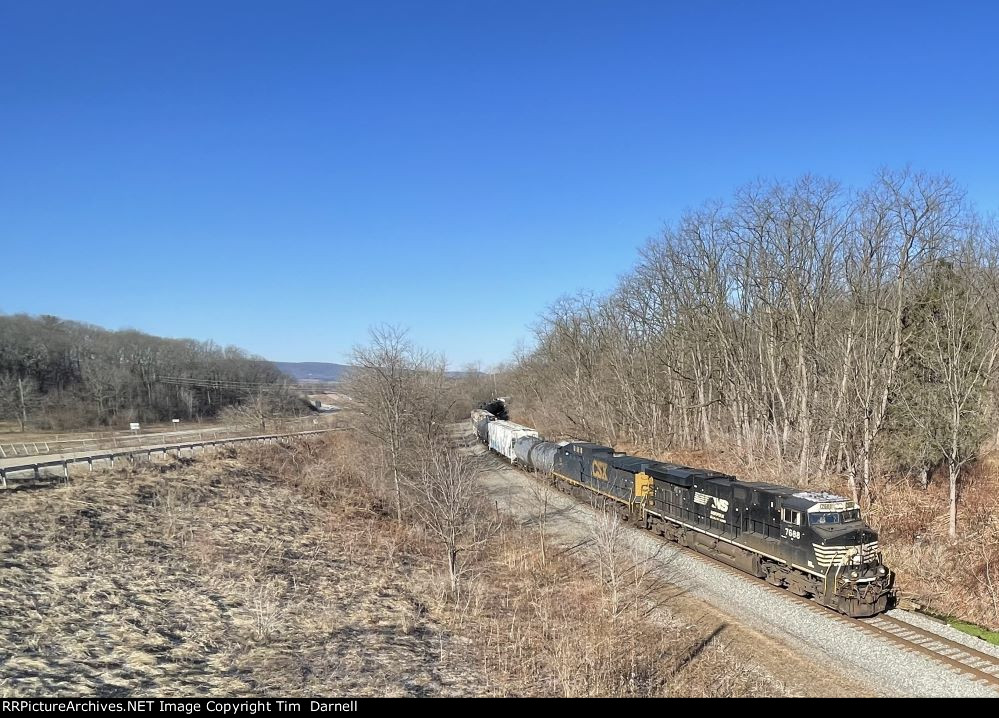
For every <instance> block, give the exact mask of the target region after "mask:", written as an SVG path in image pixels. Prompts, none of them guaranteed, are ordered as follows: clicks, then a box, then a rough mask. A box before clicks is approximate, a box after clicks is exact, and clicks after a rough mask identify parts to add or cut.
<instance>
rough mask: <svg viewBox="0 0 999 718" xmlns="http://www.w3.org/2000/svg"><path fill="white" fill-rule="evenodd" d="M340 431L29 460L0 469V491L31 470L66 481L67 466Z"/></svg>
mask: <svg viewBox="0 0 999 718" xmlns="http://www.w3.org/2000/svg"><path fill="white" fill-rule="evenodd" d="M344 428H346V427H343V428H333V429H313V430H311V431H295V432H291V433H286V434H259V435H256V436H235V437H228V438H221V439H207V440H203V441H185V442H181V443H176V444H160V445H156V446H140V447H131V448H128V449H114V450H110V451H96V452H92V453H86V454H79V455H74V456H66V457H62V458H58V459H51V460H48V461H31V462H27V463H24V464H18V465H14V466H0V488H3V489H6V488H7V477H8V475H9V474H15V473H24V472H26V471H31V472H33V474H34V479H36V480H40V479H41V478H42V477H41V470H42V469H52V468H60V467H61V468H62V473H63V478H65V479H69V465H70V464H81V463H86V464H88V465H89V467H90V470H91V471H93V470H94V462H95V461H109V462H110V463H111V467H112V468H113V467H114V461H115V459H116V458H122V457H128V458H133V459H134V458H135V457H136V456H141V455H145V456H146V457H149V456H151V455H152V454H156V453H162V454H167V453H169V452H171V451H176V452H177V455H178V456H180V452H181V451H183V450H184V449H188V450H190V451H191V452H193V451H194V449H196V448H205V447H210V446H224V445H226V444H236V443H241V442H247V441H275V440H277V439H286V438H295V437H300V436H313V435H316V434H328V433H330V432H333V431H343V430H344Z"/></svg>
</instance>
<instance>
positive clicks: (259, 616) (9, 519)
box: [0, 449, 477, 696]
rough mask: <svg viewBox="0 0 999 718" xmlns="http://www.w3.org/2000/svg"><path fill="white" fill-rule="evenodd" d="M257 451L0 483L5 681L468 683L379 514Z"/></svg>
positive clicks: (67, 686)
mask: <svg viewBox="0 0 999 718" xmlns="http://www.w3.org/2000/svg"><path fill="white" fill-rule="evenodd" d="M278 451H280V449H278ZM247 463H252V462H245V461H242V460H239V459H236V458H234V457H233V455H231V454H230V456H229V458H218V459H215V460H213V461H205V462H201V461H198V462H193V463H192V462H181V463H178V462H174V463H172V464H169V465H160V466H152V467H146V468H142V469H139V470H136V471H129V472H124V471H120V472H113V473H110V472H109V473H100V474H95V475H94V476H93V477H92V478H91V477H87V478H85V479H81V480H79V481H77V482H74V483H72V484H70V485H63V486H59V487H57V488H52V489H38V490H34V491H10V492H6V493H3V494H0V515H2V520H0V523H2V526H3V528H2V529H0V555H2V556H3V559H2V560H3V570H2V571H0V676H2V678H0V695H3V696H15V695H16V696H23V695H47V694H61V695H66V694H92V693H97V694H102V695H113V694H140V695H166V696H177V695H197V694H215V695H261V694H288V695H323V694H325V695H335V694H352V695H421V694H434V695H464V694H468V693H471V692H474V690H475V685H476V682H477V681H476V675H475V671H474V670H471V669H468V668H465V667H463V661H462V660H460V656H461V655H462V653H463V652H464V651H465V650H466V646H465V645H464V644H463V642H462V641H461V640H460V639H455V638H454V637H453V636H452V635H450V634H449V633H448V632H447V631H445V630H442V629H441V627H440V625H439V623H438V622H436V621H435V620H434V619H433V618H432V617H430V616H428V615H427V614H426V611H425V610H424V608H423V606H422V604H421V596H420V595H419V594H418V592H417V591H416V590H415V588H414V585H418V584H419V577H418V575H417V574H419V573H420V572H419V570H418V569H417V568H416V567H415V564H414V563H413V562H412V561H410V560H407V559H406V557H405V556H402V555H399V554H397V555H395V556H391V555H387V554H386V551H391V550H392V549H393V546H392V542H391V541H390V540H388V539H386V540H382V539H381V538H380V537H377V536H373V535H371V534H370V530H371V520H370V518H367V517H360V518H359V517H356V516H354V515H353V514H352V511H353V509H352V508H351V507H349V506H345V505H344V506H342V507H340V509H339V510H331V509H329V508H326V507H324V506H322V505H321V503H320V502H314V501H306V500H303V496H302V493H301V490H300V489H299V488H297V487H295V486H293V485H291V484H289V483H286V482H284V481H282V480H281V479H279V478H277V477H274V476H268V475H266V474H265V473H262V472H261V471H259V470H254V469H250V468H247ZM395 548H396V549H397V548H398V547H395ZM442 654H447V655H448V656H449V657H450V659H449V660H445V661H442V660H441V655H442Z"/></svg>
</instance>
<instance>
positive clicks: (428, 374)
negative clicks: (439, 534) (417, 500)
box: [346, 326, 450, 521]
mask: <svg viewBox="0 0 999 718" xmlns="http://www.w3.org/2000/svg"><path fill="white" fill-rule="evenodd" d="M352 363H353V369H352V370H351V372H350V374H349V376H348V380H347V386H346V392H347V393H348V394H349V395H350V396H351V398H353V399H354V400H355V401H356V402H357V403H358V405H359V407H360V410H361V416H362V421H361V422H360V428H361V429H362V430H363V431H364V432H365V433H367V434H368V435H369V436H371V437H372V438H374V439H375V441H376V442H377V443H378V445H379V446H380V447H381V449H382V451H383V453H384V456H385V468H386V470H387V472H388V473H389V475H390V476H391V477H392V490H393V493H394V502H395V509H396V518H397V519H398V520H400V521H401V520H402V518H403V482H404V477H405V474H406V471H407V470H408V469H409V468H410V467H411V466H413V465H415V464H416V463H417V461H418V451H419V450H421V449H423V448H424V447H427V446H430V445H432V444H433V443H434V442H435V441H436V437H437V436H438V435H439V434H440V433H441V432H442V430H443V427H444V423H445V419H446V417H447V416H448V408H449V406H450V403H449V399H448V391H447V390H448V387H447V382H446V379H447V375H446V368H447V366H446V363H445V361H444V358H443V357H441V356H439V355H434V354H431V353H429V352H425V351H422V350H420V349H418V348H416V347H415V346H414V345H413V343H412V342H411V341H410V340H409V338H408V334H407V331H406V330H405V329H401V328H399V327H392V326H379V327H375V328H373V329H371V330H370V340H369V343H368V344H367V345H365V346H358V347H355V349H354V352H353V358H352Z"/></svg>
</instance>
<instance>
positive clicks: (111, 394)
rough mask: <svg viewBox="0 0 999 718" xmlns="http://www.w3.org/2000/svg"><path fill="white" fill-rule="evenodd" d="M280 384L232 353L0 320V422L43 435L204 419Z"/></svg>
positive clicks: (54, 322) (47, 319)
mask: <svg viewBox="0 0 999 718" xmlns="http://www.w3.org/2000/svg"><path fill="white" fill-rule="evenodd" d="M283 381H285V379H284V378H283V377H282V375H281V373H280V372H279V371H278V370H277V369H276V368H275V367H274V366H273V365H272V364H271V363H270V362H267V361H264V360H262V359H260V358H259V357H253V356H251V355H249V354H247V353H246V352H245V351H243V350H242V349H239V348H237V347H225V348H223V347H220V346H218V345H216V344H214V343H212V342H198V341H194V340H191V339H164V338H161V337H155V336H151V335H149V334H143V333H142V332H138V331H133V330H125V331H116V332H112V331H108V330H106V329H102V328H100V327H95V326H92V325H89V324H82V323H79V322H73V321H66V320H63V319H59V318H57V317H53V316H42V317H31V316H26V315H0V421H2V420H6V421H10V422H18V423H19V424H22V425H23V423H25V422H26V423H27V424H28V425H29V426H31V427H34V428H42V429H44V428H79V427H85V426H95V425H98V426H99V425H120V424H122V423H123V422H128V421H145V422H149V421H161V420H169V419H171V418H184V419H194V418H199V417H210V416H214V415H216V414H217V413H218V412H219V411H220V410H221V409H222V408H224V407H226V406H230V405H233V404H236V403H239V402H241V401H243V400H245V399H246V398H247V397H249V396H259V395H260V394H261V393H263V392H266V393H273V392H272V389H277V388H279V387H280V385H281V383H282V382H283ZM126 428H127V427H126Z"/></svg>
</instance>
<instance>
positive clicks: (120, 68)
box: [0, 0, 999, 365]
mask: <svg viewBox="0 0 999 718" xmlns="http://www.w3.org/2000/svg"><path fill="white" fill-rule="evenodd" d="M997 29H999V3H995V2H982V3H974V2H957V3H946V2H933V3H922V2H898V3H889V2H878V3H871V2H834V3H833V2H830V3H802V2H787V3H780V2H765V3H764V2H754V3H748V2H701V1H699V0H698V1H696V2H695V1H688V2H684V3H679V2H677V3H669V2H666V1H665V0H660V1H658V2H644V3H643V2H623V1H620V2H619V1H607V2H592V1H589V2H588V1H586V0H575V1H573V2H551V1H545V0H533V1H530V2H521V1H519V0H500V1H495V2H487V1H485V0H479V1H475V0H467V1H464V2H431V1H430V0H421V1H420V2H417V1H415V0H405V1H401V2H381V1H378V0H366V1H365V2H354V3H349V4H348V3H336V2H331V1H329V2H314V3H303V2H293V1H291V0H282V1H281V2H276V1H275V2H268V3H260V2H250V1H246V0H243V1H241V2H216V1H214V0H212V1H209V2H178V1H176V0H170V1H169V2H160V3H147V2H135V1H130V2H106V1H98V0H95V1H93V2H77V1H75V0H74V1H73V2H65V3H52V2H45V1H44V0H31V1H30V2H17V1H16V0H3V4H2V6H0V73H2V75H0V266H2V267H3V273H2V277H3V279H2V287H0V311H4V312H8V313H11V312H29V313H32V314H41V313H48V314H56V315H59V316H63V317H67V318H72V319H78V320H82V321H88V322H93V323H96V324H100V325H104V326H107V327H110V328H122V327H135V328H138V329H141V330H144V331H148V332H151V333H155V334H162V335H166V336H189V337H195V338H198V339H208V338H211V339H214V340H216V341H218V342H219V343H222V344H230V343H231V344H237V345H240V346H243V347H245V348H247V349H249V350H251V351H253V352H256V353H259V354H262V355H264V356H266V357H268V358H271V359H278V360H286V361H306V360H313V361H343V360H344V359H345V358H346V355H347V352H348V351H349V348H350V346H351V345H352V344H353V343H355V342H356V341H358V340H361V339H363V338H364V334H365V331H366V328H367V327H368V326H369V325H370V324H373V323H378V322H383V321H384V322H392V323H399V324H403V325H407V326H409V327H411V329H412V334H413V337H414V338H415V339H416V340H417V341H418V342H419V343H420V344H422V345H425V346H427V347H432V348H436V349H440V350H443V351H444V352H445V353H446V354H447V355H448V357H449V359H450V360H451V362H452V363H453V364H462V363H464V362H466V361H470V360H475V359H480V360H482V361H483V362H484V363H485V364H486V365H489V364H492V363H494V362H496V361H500V360H503V359H505V358H506V357H508V356H509V354H510V352H511V350H512V349H513V348H514V346H515V345H516V343H517V341H518V340H522V339H526V338H527V337H528V336H529V332H528V329H527V326H528V325H529V324H530V323H532V322H533V321H534V319H535V318H536V316H537V314H538V313H539V311H541V310H542V309H543V308H544V307H545V306H546V305H547V304H549V303H550V302H551V301H553V300H554V299H556V298H557V297H558V296H559V295H561V294H564V293H572V292H575V291H576V290H578V289H584V288H589V289H594V290H598V291H601V290H605V289H607V288H609V287H610V286H611V285H612V284H613V283H614V281H615V279H616V277H617V276H618V275H619V274H620V273H622V272H624V271H625V270H627V269H628V267H630V266H631V265H632V263H633V262H634V260H635V258H636V250H637V248H638V247H639V246H640V245H641V244H642V243H643V242H644V241H645V239H646V238H647V237H648V236H650V235H653V234H655V233H656V232H657V231H658V230H659V229H660V227H661V226H662V224H663V223H664V222H666V221H669V220H671V219H674V218H675V217H676V216H677V215H678V214H679V213H680V212H681V211H682V210H683V208H685V207H688V206H692V205H697V204H700V203H701V202H702V201H703V200H705V199H708V198H712V197H720V196H727V195H729V194H730V193H731V191H732V190H733V189H734V188H736V187H737V186H739V185H741V184H743V183H745V182H747V181H749V180H752V179H755V178H759V177H763V178H771V177H780V178H790V177H793V176H795V175H797V174H799V173H802V172H806V171H810V172H813V173H817V174H821V175H828V176H832V177H835V178H838V179H841V180H843V181H845V182H847V183H858V184H859V183H864V182H866V181H867V180H868V179H869V178H870V177H871V176H872V175H873V173H874V171H875V170H876V169H877V168H878V167H879V166H882V165H888V166H893V167H900V166H903V165H905V164H912V165H913V166H914V167H916V168H919V169H926V170H930V171H935V172H936V171H942V172H947V173H950V174H952V175H954V176H955V177H956V178H957V179H958V180H959V181H960V182H961V183H962V184H963V185H964V186H965V187H967V189H968V190H969V193H970V195H971V197H972V199H973V200H975V201H976V202H977V203H978V204H979V206H980V207H982V208H983V209H995V208H999V41H997V39H996V37H997V36H996V33H997ZM490 305H492V306H490Z"/></svg>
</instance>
